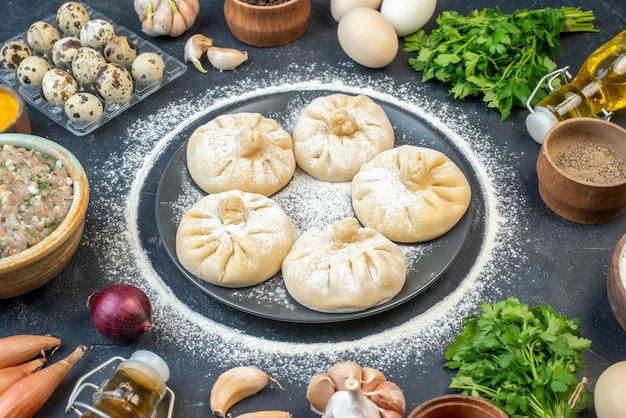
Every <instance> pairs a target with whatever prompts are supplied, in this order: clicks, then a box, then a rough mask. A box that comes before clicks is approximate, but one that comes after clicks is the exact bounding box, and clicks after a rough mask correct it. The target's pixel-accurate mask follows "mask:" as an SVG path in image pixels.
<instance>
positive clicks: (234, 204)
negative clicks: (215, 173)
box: [176, 190, 295, 288]
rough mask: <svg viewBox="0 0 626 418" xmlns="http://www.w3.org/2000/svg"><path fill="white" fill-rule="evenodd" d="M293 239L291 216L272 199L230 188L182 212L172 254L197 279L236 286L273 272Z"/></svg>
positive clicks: (279, 265) (243, 285)
mask: <svg viewBox="0 0 626 418" xmlns="http://www.w3.org/2000/svg"><path fill="white" fill-rule="evenodd" d="M294 240H295V235H294V229H293V224H292V222H291V219H290V218H289V216H287V214H286V213H285V212H284V210H283V209H282V208H281V207H280V206H279V205H278V204H277V203H276V202H274V201H273V200H272V199H270V198H268V197H266V196H263V195H260V194H257V193H246V192H242V191H240V190H232V191H228V192H223V193H217V194H212V195H208V196H205V197H204V198H202V199H201V200H200V201H198V202H197V203H196V204H195V205H194V206H193V207H192V208H191V209H189V210H188V211H187V212H185V213H184V214H183V216H182V218H181V220H180V224H179V225H178V229H177V232H176V255H177V257H178V260H179V261H180V264H181V265H182V266H183V267H184V268H185V269H187V270H188V271H189V272H190V273H192V274H193V275H195V276H196V277H198V278H199V279H202V280H204V281H206V282H209V283H212V284H215V285H218V286H223V287H233V288H234V287H237V288H238V287H245V286H252V285H255V284H258V283H261V282H263V281H265V280H267V279H269V278H270V277H272V276H273V275H275V274H276V273H277V272H278V271H279V270H280V267H281V263H282V261H283V258H284V257H285V255H287V253H288V252H289V249H290V248H291V245H292V244H293V242H294Z"/></svg>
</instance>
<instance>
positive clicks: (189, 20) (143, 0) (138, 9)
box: [134, 0, 200, 37]
mask: <svg viewBox="0 0 626 418" xmlns="http://www.w3.org/2000/svg"><path fill="white" fill-rule="evenodd" d="M134 1H135V3H134V6H135V13H137V16H138V17H139V20H141V30H142V31H143V32H144V33H146V34H147V35H149V36H162V35H166V36H172V37H176V36H180V35H182V34H183V33H184V32H185V31H186V30H187V29H189V28H190V27H191V25H193V23H194V22H195V21H196V17H197V16H198V13H200V3H198V0H134Z"/></svg>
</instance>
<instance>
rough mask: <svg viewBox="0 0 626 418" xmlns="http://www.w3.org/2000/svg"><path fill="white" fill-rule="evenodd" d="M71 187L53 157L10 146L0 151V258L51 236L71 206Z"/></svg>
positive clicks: (63, 171)
mask: <svg viewBox="0 0 626 418" xmlns="http://www.w3.org/2000/svg"><path fill="white" fill-rule="evenodd" d="M73 196H74V186H73V184H72V178H71V177H70V175H69V172H68V170H67V168H66V167H65V166H64V165H63V163H62V162H61V161H59V160H57V159H56V158H54V157H52V156H50V155H48V154H44V153H41V152H40V151H35V150H29V149H26V148H22V147H14V146H13V145H4V146H3V147H2V150H1V152H0V258H4V257H8V256H11V255H15V254H17V253H19V252H21V251H24V250H25V249H27V248H30V247H32V246H33V245H35V244H37V243H38V242H40V241H42V240H43V239H44V238H45V237H47V236H48V235H50V233H52V231H54V230H55V229H56V228H57V227H58V226H59V224H60V223H61V222H62V221H63V219H64V218H65V216H66V215H67V212H68V211H69V209H70V206H71V205H72V200H73Z"/></svg>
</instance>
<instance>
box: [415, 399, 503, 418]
mask: <svg viewBox="0 0 626 418" xmlns="http://www.w3.org/2000/svg"><path fill="white" fill-rule="evenodd" d="M408 418H508V416H507V415H506V414H505V413H504V412H503V411H502V410H501V409H500V408H498V407H497V406H495V405H494V404H492V403H491V402H489V401H486V400H485V399H482V398H476V397H474V396H469V395H456V394H454V395H443V396H439V397H436V398H433V399H430V400H428V401H426V402H424V403H422V404H421V405H419V406H418V407H417V408H415V409H414V410H413V411H411V413H410V414H409V417H408Z"/></svg>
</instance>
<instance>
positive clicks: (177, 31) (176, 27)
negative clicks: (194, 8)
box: [168, 2, 187, 37]
mask: <svg viewBox="0 0 626 418" xmlns="http://www.w3.org/2000/svg"><path fill="white" fill-rule="evenodd" d="M172 4H174V3H173V2H172ZM186 30H187V23H186V22H185V18H184V17H183V15H181V14H180V13H179V12H178V9H176V11H175V12H174V13H173V15H172V27H171V28H170V33H168V35H169V36H172V37H177V36H180V35H182V34H183V33H185V31H186Z"/></svg>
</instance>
